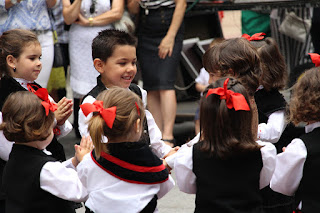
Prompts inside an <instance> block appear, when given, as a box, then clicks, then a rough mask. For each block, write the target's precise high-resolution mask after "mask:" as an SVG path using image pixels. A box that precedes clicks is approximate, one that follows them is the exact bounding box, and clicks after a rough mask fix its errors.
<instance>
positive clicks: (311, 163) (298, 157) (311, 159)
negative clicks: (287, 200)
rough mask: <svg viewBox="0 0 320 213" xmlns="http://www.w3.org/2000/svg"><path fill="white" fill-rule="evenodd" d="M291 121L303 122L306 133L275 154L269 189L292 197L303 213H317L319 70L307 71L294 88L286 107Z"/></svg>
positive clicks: (319, 208) (318, 202)
mask: <svg viewBox="0 0 320 213" xmlns="http://www.w3.org/2000/svg"><path fill="white" fill-rule="evenodd" d="M289 109H290V121H291V122H293V123H294V124H295V125H298V124H299V123H301V122H304V123H306V124H307V125H306V127H305V134H303V135H301V136H300V137H299V138H295V139H293V140H292V142H291V143H290V144H289V145H288V146H287V147H286V148H285V151H284V152H282V153H280V154H278V155H277V158H276V168H275V171H274V174H273V176H272V179H271V182H270V187H271V188H272V189H273V190H274V191H277V192H279V193H282V194H284V195H288V196H292V195H295V198H296V201H297V205H298V204H299V203H300V204H299V207H298V208H299V209H300V210H301V212H303V213H308V212H320V199H319V192H320V184H319V181H318V180H319V178H320V176H319V175H320V174H319V172H318V168H319V166H320V165H319V157H320V147H319V137H320V128H319V127H320V111H319V109H320V70H319V67H315V68H312V69H310V70H308V71H306V72H305V73H304V74H303V75H302V77H300V79H299V80H298V81H297V83H296V84H295V85H294V90H293V95H292V98H291V102H290V105H289Z"/></svg>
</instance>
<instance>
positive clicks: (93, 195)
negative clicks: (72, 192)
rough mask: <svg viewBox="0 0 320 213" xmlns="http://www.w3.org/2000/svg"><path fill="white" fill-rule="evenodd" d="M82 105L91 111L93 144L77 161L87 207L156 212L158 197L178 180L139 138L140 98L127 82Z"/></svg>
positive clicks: (114, 210) (110, 210)
mask: <svg viewBox="0 0 320 213" xmlns="http://www.w3.org/2000/svg"><path fill="white" fill-rule="evenodd" d="M80 107H81V109H82V111H83V113H84V114H85V115H89V114H90V113H91V112H93V113H92V114H93V116H92V117H91V118H90V120H89V124H88V130H89V133H90V136H91V138H92V141H93V144H94V147H95V148H94V151H92V152H91V154H88V155H86V156H85V157H84V159H83V161H82V162H81V163H80V164H79V166H78V167H77V171H78V175H79V178H80V179H81V181H82V183H83V184H84V186H85V187H86V188H87V190H88V192H89V198H88V200H87V201H86V203H85V205H86V208H87V211H88V212H95V213H99V212H105V210H106V209H108V212H124V213H125V212H154V211H155V209H156V205H157V199H158V198H161V197H162V196H164V195H165V194H166V193H167V192H168V191H169V190H170V189H171V188H172V187H173V186H174V182H173V180H172V178H171V176H170V175H169V172H168V170H167V169H166V168H165V166H164V165H163V164H162V161H161V160H160V159H159V158H158V157H157V156H156V155H154V154H153V152H152V151H151V149H150V148H149V145H148V142H147V141H143V140H141V136H142V134H143V123H144V119H145V110H144V107H143V103H142V100H141V98H140V97H139V96H137V95H136V94H135V93H133V92H131V91H130V90H128V89H126V88H120V87H112V88H110V89H108V90H105V91H103V92H101V93H100V94H99V95H98V96H97V100H96V101H95V102H94V103H93V104H91V103H84V104H82V105H80ZM104 137H107V139H108V141H107V143H105V140H104ZM110 206H112V208H110Z"/></svg>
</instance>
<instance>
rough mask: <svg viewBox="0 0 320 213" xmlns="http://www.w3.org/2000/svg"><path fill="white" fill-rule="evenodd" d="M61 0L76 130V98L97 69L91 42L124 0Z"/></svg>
mask: <svg viewBox="0 0 320 213" xmlns="http://www.w3.org/2000/svg"><path fill="white" fill-rule="evenodd" d="M72 2H73V3H72V4H71V0H62V3H63V17H64V20H65V22H66V24H71V28H70V31H69V56H70V85H71V88H72V91H73V98H74V119H75V120H74V127H75V129H76V133H78V131H77V130H78V129H77V127H78V111H79V103H80V99H81V98H82V97H83V96H84V95H86V94H87V93H88V92H89V91H90V90H91V89H92V88H93V87H94V86H95V85H96V83H97V82H96V78H97V77H98V75H99V73H98V72H97V71H96V70H95V68H94V66H93V62H92V54H91V43H92V40H93V38H94V37H96V35H97V34H98V32H100V31H101V30H104V29H108V28H112V25H111V24H112V23H113V22H115V21H117V20H119V19H120V18H121V17H122V14H123V10H124V0H116V1H112V4H111V1H110V0H74V1H72Z"/></svg>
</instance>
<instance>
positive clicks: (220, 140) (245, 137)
mask: <svg viewBox="0 0 320 213" xmlns="http://www.w3.org/2000/svg"><path fill="white" fill-rule="evenodd" d="M225 80H226V78H221V79H219V80H217V81H216V82H215V83H213V84H211V85H209V86H208V87H207V89H206V91H205V92H204V94H203V97H202V98H201V102H200V132H201V133H200V134H201V136H200V138H201V140H203V141H202V142H201V150H202V151H204V152H206V153H208V154H209V155H216V156H218V157H220V158H227V157H229V156H231V155H233V154H235V153H244V152H247V151H251V150H258V149H259V148H260V146H259V145H258V144H257V143H256V142H255V140H254V136H253V133H252V128H251V125H252V111H251V110H250V111H244V110H238V111H235V110H234V109H229V108H227V105H226V100H224V99H222V100H221V99H220V96H219V95H216V94H211V95H209V96H208V97H207V98H206V93H207V92H208V90H209V89H211V88H218V87H222V88H223V83H224V81H225ZM228 89H229V90H232V91H234V92H236V93H241V94H242V95H243V96H244V97H245V99H246V101H247V103H248V105H249V106H250V103H249V96H248V93H247V90H246V89H245V87H244V86H242V85H241V83H240V82H239V81H238V80H236V79H234V78H230V80H229V82H228Z"/></svg>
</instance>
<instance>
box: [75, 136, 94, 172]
mask: <svg viewBox="0 0 320 213" xmlns="http://www.w3.org/2000/svg"><path fill="white" fill-rule="evenodd" d="M74 149H75V157H74V158H75V161H76V162H75V163H74V164H76V165H74V164H73V165H74V166H77V165H78V163H80V162H81V161H82V159H83V157H84V156H85V155H86V154H88V153H90V152H91V151H92V150H93V143H92V140H91V138H90V136H87V137H82V139H81V142H80V145H77V144H75V145H74Z"/></svg>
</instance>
